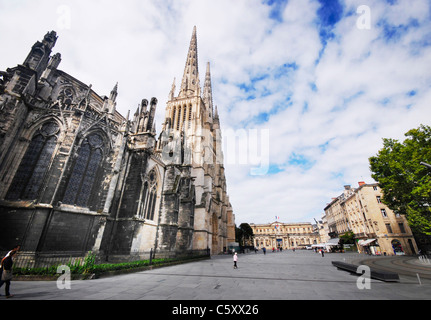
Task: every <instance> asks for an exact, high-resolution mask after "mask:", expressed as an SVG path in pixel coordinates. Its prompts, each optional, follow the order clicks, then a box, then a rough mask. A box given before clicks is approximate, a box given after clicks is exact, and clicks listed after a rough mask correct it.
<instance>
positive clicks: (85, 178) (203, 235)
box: [0, 27, 235, 261]
mask: <svg viewBox="0 0 431 320" xmlns="http://www.w3.org/2000/svg"><path fill="white" fill-rule="evenodd" d="M56 41H57V34H56V32H54V31H51V32H48V33H47V34H46V35H45V37H44V38H43V40H42V41H41V42H40V41H38V42H36V43H35V44H34V45H33V47H32V48H31V51H30V53H29V55H28V56H27V58H26V59H25V61H24V63H23V64H22V65H18V66H17V67H14V68H9V69H7V70H6V71H5V72H1V71H0V180H1V182H0V251H7V250H10V249H11V248H13V247H14V246H15V245H17V244H19V245H21V252H22V254H23V255H27V256H28V257H37V258H38V259H40V258H43V257H56V256H65V257H66V256H67V257H84V256H85V255H86V254H87V253H88V252H89V251H92V252H93V253H95V254H97V256H98V258H99V259H100V260H102V261H125V260H129V261H130V260H138V259H146V258H148V255H149V253H150V252H153V253H155V254H156V256H168V257H169V256H178V255H203V254H208V253H211V254H219V253H223V252H225V251H227V249H228V246H229V243H231V242H234V241H235V216H234V214H233V210H232V206H231V204H230V202H229V197H228V194H227V185H226V178H225V173H224V165H223V153H222V151H221V149H222V148H221V132H220V119H219V115H218V112H217V107H215V106H214V105H213V98H212V86H211V74H210V65H209V63H208V64H207V69H206V76H205V83H204V86H203V89H202V88H201V86H200V80H199V68H198V48H197V35H196V27H195V28H194V29H193V35H192V39H191V43H190V48H189V52H188V54H187V59H186V66H185V70H184V76H183V79H182V82H181V87H180V88H179V93H178V95H176V92H175V91H176V87H175V81H174V84H173V85H172V88H171V91H170V94H169V101H168V102H167V106H166V116H165V121H164V123H163V125H162V131H161V133H160V134H157V133H156V126H155V114H156V108H157V104H158V101H157V99H156V98H152V99H150V100H149V101H148V100H146V99H144V100H142V102H141V103H140V106H139V108H138V109H137V110H136V112H135V114H134V115H133V116H132V119H129V118H130V114H129V115H127V117H124V116H123V115H121V114H120V113H119V112H118V111H117V110H116V98H117V95H118V85H115V87H114V88H113V90H112V92H111V93H110V95H109V96H100V95H98V94H97V93H96V92H94V91H93V90H92V88H91V85H89V86H88V85H86V84H84V83H82V82H80V81H79V80H77V79H75V78H73V77H72V76H71V75H69V74H67V73H65V72H63V71H61V70H59V69H58V66H59V65H60V62H61V55H60V54H59V53H57V54H54V55H51V53H52V49H53V48H54V46H55V44H56ZM167 91H168V90H167Z"/></svg>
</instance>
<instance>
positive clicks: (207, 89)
mask: <svg viewBox="0 0 431 320" xmlns="http://www.w3.org/2000/svg"><path fill="white" fill-rule="evenodd" d="M203 100H204V103H205V106H206V108H207V110H208V111H209V112H210V117H214V107H213V91H212V85H211V71H210V63H209V62H208V64H207V71H206V74H205V85H204V95H203Z"/></svg>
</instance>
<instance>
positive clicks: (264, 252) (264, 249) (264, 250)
mask: <svg viewBox="0 0 431 320" xmlns="http://www.w3.org/2000/svg"><path fill="white" fill-rule="evenodd" d="M262 250H263V254H264V255H265V254H266V248H265V247H263V248H262Z"/></svg>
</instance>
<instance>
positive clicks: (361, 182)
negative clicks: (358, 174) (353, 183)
mask: <svg viewBox="0 0 431 320" xmlns="http://www.w3.org/2000/svg"><path fill="white" fill-rule="evenodd" d="M358 184H359V186H360V187H362V186H363V185H366V183H365V182H364V181H360V182H358Z"/></svg>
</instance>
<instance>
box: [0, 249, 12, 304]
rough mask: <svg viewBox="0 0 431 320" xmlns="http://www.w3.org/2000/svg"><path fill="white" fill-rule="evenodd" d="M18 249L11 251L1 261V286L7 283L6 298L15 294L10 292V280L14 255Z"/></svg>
mask: <svg viewBox="0 0 431 320" xmlns="http://www.w3.org/2000/svg"><path fill="white" fill-rule="evenodd" d="M15 253H16V251H11V252H10V253H9V254H8V255H7V256H6V257H4V258H3V259H2V261H1V271H2V272H1V281H0V287H1V286H2V285H3V284H4V283H6V287H5V293H6V298H7V299H9V298H12V297H13V295H11V294H10V291H9V290H10V281H11V280H12V265H13V256H14V255H15Z"/></svg>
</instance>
